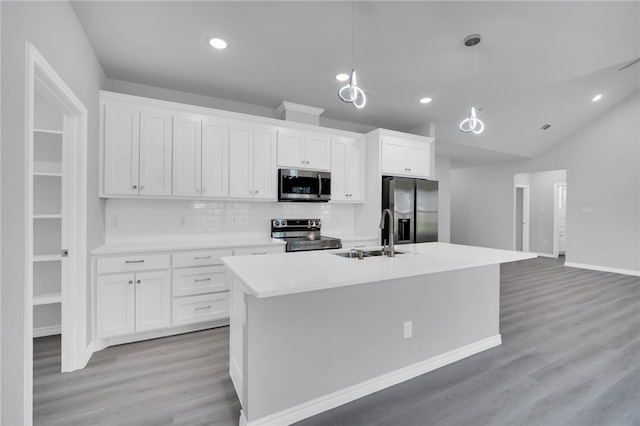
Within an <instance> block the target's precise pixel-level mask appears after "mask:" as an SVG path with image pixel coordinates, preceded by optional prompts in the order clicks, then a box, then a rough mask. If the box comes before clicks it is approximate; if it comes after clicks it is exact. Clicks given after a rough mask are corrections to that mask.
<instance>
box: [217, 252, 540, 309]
mask: <svg viewBox="0 0 640 426" xmlns="http://www.w3.org/2000/svg"><path fill="white" fill-rule="evenodd" d="M396 250H400V251H403V252H405V254H397V255H396V256H395V257H387V256H377V257H369V258H365V259H363V260H359V259H350V258H345V257H340V256H335V255H334V254H332V253H334V252H340V251H348V250H323V251H312V252H296V253H278V254H269V255H263V256H238V257H223V258H222V261H223V262H224V263H225V264H226V265H227V267H229V268H230V269H231V270H232V271H233V272H234V273H235V274H237V275H238V276H239V277H240V279H242V281H244V283H245V284H246V286H245V291H246V292H247V293H249V294H251V295H252V296H255V297H259V298H260V297H273V296H282V295H287V294H296V293H303V292H308V291H315V290H326V289H330V288H337V287H344V286H349V285H355V284H363V283H371V282H377V281H385V280H392V279H398V278H404V277H411V276H418V275H426V274H434V273H438V272H447V271H453V270H458V269H465V268H473V267H478V266H486V265H495V264H499V263H506V262H514V261H518V260H525V259H533V258H535V257H536V255H535V254H531V253H523V252H516V251H509V250H497V249H489V248H482V247H473V246H463V245H456V244H448V243H422V244H406V245H400V246H396Z"/></svg>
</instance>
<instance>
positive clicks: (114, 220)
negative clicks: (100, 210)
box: [111, 216, 118, 228]
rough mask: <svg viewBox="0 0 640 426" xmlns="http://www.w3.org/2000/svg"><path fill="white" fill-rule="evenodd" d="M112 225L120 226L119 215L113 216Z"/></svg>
mask: <svg viewBox="0 0 640 426" xmlns="http://www.w3.org/2000/svg"><path fill="white" fill-rule="evenodd" d="M111 227H112V228H117V227H118V217H117V216H113V217H112V218H111Z"/></svg>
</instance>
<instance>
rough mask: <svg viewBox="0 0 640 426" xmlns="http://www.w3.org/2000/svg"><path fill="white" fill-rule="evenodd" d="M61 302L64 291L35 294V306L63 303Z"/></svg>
mask: <svg viewBox="0 0 640 426" xmlns="http://www.w3.org/2000/svg"><path fill="white" fill-rule="evenodd" d="M61 302H62V293H50V294H40V295H38V296H33V306H38V305H52V304H54V303H61Z"/></svg>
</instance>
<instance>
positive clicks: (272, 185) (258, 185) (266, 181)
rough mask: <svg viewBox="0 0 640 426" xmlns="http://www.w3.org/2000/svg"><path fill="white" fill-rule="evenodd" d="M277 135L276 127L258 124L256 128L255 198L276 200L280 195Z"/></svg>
mask: <svg viewBox="0 0 640 426" xmlns="http://www.w3.org/2000/svg"><path fill="white" fill-rule="evenodd" d="M276 135H277V131H276V129H275V128H274V127H270V126H256V127H255V129H254V137H255V139H254V142H253V198H257V199H261V200H273V201H275V200H276V199H277V197H278V176H277V170H278V169H277V167H276Z"/></svg>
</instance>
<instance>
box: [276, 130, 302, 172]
mask: <svg viewBox="0 0 640 426" xmlns="http://www.w3.org/2000/svg"><path fill="white" fill-rule="evenodd" d="M304 139H305V134H304V132H301V131H298V130H290V129H281V130H279V131H278V167H281V168H282V167H291V168H294V169H299V168H303V167H307V163H306V160H305V158H304Z"/></svg>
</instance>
